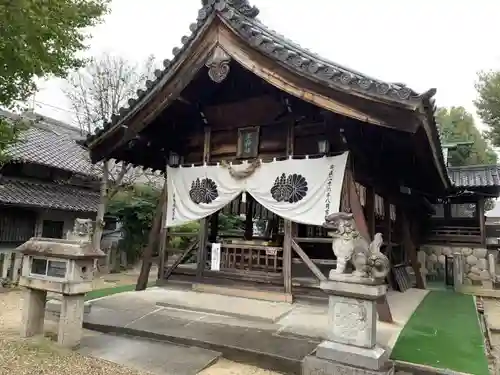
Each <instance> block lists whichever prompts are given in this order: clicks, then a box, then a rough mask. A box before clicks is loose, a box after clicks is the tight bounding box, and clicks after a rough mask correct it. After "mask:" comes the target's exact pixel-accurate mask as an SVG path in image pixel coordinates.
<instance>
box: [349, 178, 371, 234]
mask: <svg viewBox="0 0 500 375" xmlns="http://www.w3.org/2000/svg"><path fill="white" fill-rule="evenodd" d="M345 173H346V176H345V182H346V183H347V189H348V190H347V191H348V194H349V206H350V207H351V212H352V214H353V215H354V222H355V223H356V229H357V230H358V231H359V233H360V234H361V235H362V236H363V238H364V239H365V240H367V241H368V242H370V241H371V236H370V231H369V230H368V225H367V223H366V218H365V214H364V212H363V206H362V205H361V200H360V199H359V195H358V192H357V191H356V185H355V183H354V177H353V176H352V171H351V170H350V169H347V170H346V172H345Z"/></svg>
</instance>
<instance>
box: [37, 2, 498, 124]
mask: <svg viewBox="0 0 500 375" xmlns="http://www.w3.org/2000/svg"><path fill="white" fill-rule="evenodd" d="M180 4H182V5H180ZM200 4H201V1H200V0H183V1H167V0H141V1H138V0H114V1H113V3H112V8H111V14H110V15H109V16H107V17H106V19H105V22H104V23H103V24H101V25H99V26H98V27H96V28H95V29H94V30H93V32H92V34H93V38H92V39H91V40H90V41H89V45H90V50H89V51H87V54H88V55H97V54H99V53H102V52H111V53H113V54H118V55H121V56H124V57H126V58H127V59H129V60H131V61H134V62H138V63H139V62H141V61H144V60H145V59H146V58H147V56H148V55H150V54H153V55H155V56H156V58H157V59H158V61H159V62H161V60H163V59H165V58H170V57H171V55H172V53H171V51H172V48H173V47H175V46H179V45H180V39H181V37H182V36H183V35H185V34H188V33H189V29H188V27H189V24H190V23H192V22H194V21H195V20H196V16H197V11H198V9H199V7H200ZM252 4H253V5H256V6H257V7H258V8H259V9H260V11H261V13H260V16H259V17H260V19H261V21H263V22H264V23H265V24H267V25H268V26H269V27H270V28H272V29H274V30H277V31H278V32H280V33H281V34H284V35H286V36H287V37H288V38H289V39H292V40H294V41H296V42H298V43H299V44H301V45H302V46H303V47H306V48H308V49H310V50H312V51H314V52H317V53H319V54H321V55H323V56H324V57H326V58H329V59H331V60H333V61H335V62H338V63H340V64H342V65H345V66H348V67H351V68H353V69H356V70H358V71H361V72H364V73H366V74H368V75H371V76H374V77H377V78H380V79H382V80H387V81H392V82H403V83H406V84H407V85H408V86H410V87H412V88H413V89H415V90H417V91H425V90H427V89H429V88H432V87H435V88H437V96H436V98H437V100H438V105H440V106H451V105H456V106H459V105H462V106H464V107H466V108H467V109H468V110H470V111H472V112H474V106H473V104H472V101H473V100H474V98H475V90H474V82H475V79H476V72H477V71H479V70H482V69H492V68H493V69H500V49H499V48H498V36H499V35H500V22H498V15H499V14H500V2H499V1H493V0H475V1H471V0H419V1H408V0H406V1H403V0H377V1H373V0H307V1H299V0H253V1H252ZM61 87H62V83H61V81H57V80H49V81H48V82H44V83H43V84H42V85H41V91H40V92H39V93H38V94H37V95H36V98H35V100H36V102H37V104H36V111H37V112H39V113H42V114H44V115H46V116H51V117H54V118H57V119H59V120H62V121H67V122H73V123H74V120H73V116H72V114H71V112H70V107H69V104H68V102H67V101H66V99H65V97H64V94H63V93H62V91H61ZM58 108H59V109H58Z"/></svg>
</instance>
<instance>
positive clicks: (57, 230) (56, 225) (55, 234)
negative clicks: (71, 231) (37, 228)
mask: <svg viewBox="0 0 500 375" xmlns="http://www.w3.org/2000/svg"><path fill="white" fill-rule="evenodd" d="M63 235H64V221H54V220H44V221H43V224H42V237H45V238H63Z"/></svg>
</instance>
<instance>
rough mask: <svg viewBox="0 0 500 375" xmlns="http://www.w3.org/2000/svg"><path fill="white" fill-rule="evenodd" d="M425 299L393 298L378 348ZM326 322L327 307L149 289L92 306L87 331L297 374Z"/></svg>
mask: <svg viewBox="0 0 500 375" xmlns="http://www.w3.org/2000/svg"><path fill="white" fill-rule="evenodd" d="M426 293H427V292H426V291H422V290H417V289H411V290H409V291H407V292H405V293H397V292H395V293H391V294H390V295H389V297H388V300H389V304H390V306H391V310H392V313H393V316H394V319H395V323H394V324H383V323H379V324H378V338H379V340H378V341H379V344H380V345H382V346H385V347H388V348H389V349H391V348H392V347H393V346H394V344H395V342H396V339H397V336H398V335H399V333H400V331H401V329H402V327H403V326H404V324H405V323H406V321H407V320H408V319H409V317H410V316H411V314H412V313H413V311H414V310H415V308H416V307H417V306H418V305H419V303H420V302H421V301H422V299H423V298H424V296H425V295H426ZM160 305H161V306H160ZM327 319H328V317H327V306H326V304H307V303H301V304H293V305H291V304H288V303H282V302H267V301H257V300H250V299H244V298H238V297H229V296H221V295H214V294H209V293H196V292H192V291H189V290H175V289H165V288H151V289H148V290H146V291H144V292H127V293H121V294H118V295H114V296H110V297H106V298H102V299H99V300H96V301H94V302H93V303H92V309H91V312H90V313H88V314H85V320H84V326H85V327H86V328H89V329H94V330H98V331H101V332H108V333H109V332H113V333H119V334H128V335H135V336H142V337H148V338H154V339H159V340H162V341H168V342H170V343H175V344H182V345H186V346H197V347H201V348H205V349H211V350H214V351H216V352H220V353H222V355H223V356H224V358H227V359H230V360H235V361H239V362H244V363H248V364H253V365H257V366H260V367H265V368H268V369H272V370H276V371H281V372H287V373H298V371H299V370H300V363H301V361H302V359H303V358H304V357H305V356H306V355H308V354H309V353H311V352H312V351H313V350H314V349H315V348H316V346H317V344H318V343H319V342H320V341H321V340H322V336H323V335H324V332H325V330H326V327H327Z"/></svg>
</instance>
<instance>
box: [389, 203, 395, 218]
mask: <svg viewBox="0 0 500 375" xmlns="http://www.w3.org/2000/svg"><path fill="white" fill-rule="evenodd" d="M389 207H390V210H391V220H392V221H396V206H395V205H393V204H391V205H389Z"/></svg>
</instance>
